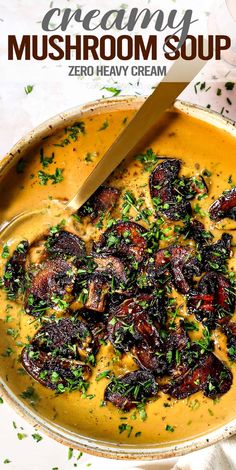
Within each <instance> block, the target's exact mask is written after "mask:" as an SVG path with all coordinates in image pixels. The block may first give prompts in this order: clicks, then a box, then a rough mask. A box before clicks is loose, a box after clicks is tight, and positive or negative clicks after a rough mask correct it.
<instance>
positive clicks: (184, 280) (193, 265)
mask: <svg viewBox="0 0 236 470" xmlns="http://www.w3.org/2000/svg"><path fill="white" fill-rule="evenodd" d="M154 267H155V270H156V273H157V275H158V276H161V275H163V274H165V273H166V272H169V273H170V275H171V280H172V281H173V284H174V286H175V287H176V289H177V290H178V291H179V292H181V293H182V294H187V293H188V292H189V290H190V287H191V283H192V277H193V276H194V275H200V274H201V263H200V262H199V260H198V259H197V258H196V257H195V256H194V253H193V251H192V250H191V249H190V248H188V247H182V246H168V248H165V249H161V250H158V251H157V253H156V255H155V259H154Z"/></svg>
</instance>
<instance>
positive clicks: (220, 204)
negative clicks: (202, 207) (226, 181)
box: [209, 188, 236, 221]
mask: <svg viewBox="0 0 236 470" xmlns="http://www.w3.org/2000/svg"><path fill="white" fill-rule="evenodd" d="M209 213H210V217H211V219H212V220H215V221H219V220H221V219H225V218H226V217H227V218H229V219H233V220H236V188H233V189H230V190H228V191H225V192H224V193H223V194H222V196H220V197H219V199H217V200H216V201H215V202H213V204H212V205H211V207H210V209H209Z"/></svg>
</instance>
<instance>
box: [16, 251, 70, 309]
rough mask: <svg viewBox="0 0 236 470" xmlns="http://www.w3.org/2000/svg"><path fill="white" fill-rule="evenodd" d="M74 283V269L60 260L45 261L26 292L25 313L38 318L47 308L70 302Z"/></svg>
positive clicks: (66, 262)
mask: <svg viewBox="0 0 236 470" xmlns="http://www.w3.org/2000/svg"><path fill="white" fill-rule="evenodd" d="M74 282H75V274H74V268H73V265H72V264H71V263H69V262H68V261H65V260H63V259H61V258H57V259H53V260H49V261H46V262H45V263H43V264H42V265H41V266H40V269H38V271H37V272H36V274H34V275H33V277H32V279H31V286H30V287H29V289H28V290H27V292H26V298H25V311H26V313H28V314H30V315H33V316H36V317H37V316H40V314H41V312H42V311H43V310H44V311H45V310H46V309H47V308H51V307H55V308H56V307H57V305H58V306H59V304H60V301H62V302H63V301H65V302H67V301H68V300H70V298H71V295H72V292H73V288H74Z"/></svg>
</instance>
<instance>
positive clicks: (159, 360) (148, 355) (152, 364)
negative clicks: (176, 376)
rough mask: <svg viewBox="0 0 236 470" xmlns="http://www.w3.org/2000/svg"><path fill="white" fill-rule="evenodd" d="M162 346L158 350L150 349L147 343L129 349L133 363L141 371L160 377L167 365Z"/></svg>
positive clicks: (165, 370)
mask: <svg viewBox="0 0 236 470" xmlns="http://www.w3.org/2000/svg"><path fill="white" fill-rule="evenodd" d="M161 350H164V346H163V345H162V347H161V348H160V345H158V347H157V348H154V347H150V345H149V344H148V342H147V341H145V340H144V341H142V342H140V343H137V344H135V345H134V346H133V348H132V349H131V353H132V355H133V358H134V360H135V362H136V363H137V364H138V366H139V367H140V368H141V369H144V370H150V371H152V372H153V374H155V375H158V376H162V375H164V374H165V373H166V372H167V370H168V364H167V361H166V355H165V353H164V352H161Z"/></svg>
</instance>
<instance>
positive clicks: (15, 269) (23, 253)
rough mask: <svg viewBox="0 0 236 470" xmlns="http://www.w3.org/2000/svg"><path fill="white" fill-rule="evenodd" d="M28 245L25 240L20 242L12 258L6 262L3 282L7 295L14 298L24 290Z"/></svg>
mask: <svg viewBox="0 0 236 470" xmlns="http://www.w3.org/2000/svg"><path fill="white" fill-rule="evenodd" d="M28 249H29V243H28V241H26V240H23V241H22V242H20V243H19V244H18V246H17V248H16V250H15V251H14V253H13V255H12V257H11V258H10V260H9V261H7V263H6V266H5V272H4V277H3V282H4V286H5V289H6V291H7V293H8V295H10V296H13V297H16V296H17V295H18V294H20V293H22V291H23V290H24V288H25V284H26V282H25V281H26V279H25V274H26V272H25V267H26V257H27V253H28Z"/></svg>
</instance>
